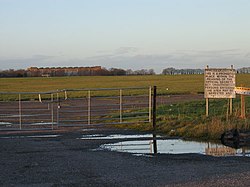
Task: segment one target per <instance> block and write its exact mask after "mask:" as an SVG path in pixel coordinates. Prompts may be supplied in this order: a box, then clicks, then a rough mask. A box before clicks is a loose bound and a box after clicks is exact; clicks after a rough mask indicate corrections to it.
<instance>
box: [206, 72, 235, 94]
mask: <svg viewBox="0 0 250 187" xmlns="http://www.w3.org/2000/svg"><path fill="white" fill-rule="evenodd" d="M204 87H205V93H204V97H205V98H235V90H234V88H235V70H234V69H212V68H211V69H205V84H204Z"/></svg>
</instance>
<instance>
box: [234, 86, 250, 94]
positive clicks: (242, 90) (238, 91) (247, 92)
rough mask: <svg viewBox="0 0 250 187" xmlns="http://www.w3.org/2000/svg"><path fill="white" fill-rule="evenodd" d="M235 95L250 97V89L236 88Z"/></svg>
mask: <svg viewBox="0 0 250 187" xmlns="http://www.w3.org/2000/svg"><path fill="white" fill-rule="evenodd" d="M235 93H236V94H240V95H250V88H245V87H235Z"/></svg>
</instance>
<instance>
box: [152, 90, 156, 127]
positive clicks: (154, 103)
mask: <svg viewBox="0 0 250 187" xmlns="http://www.w3.org/2000/svg"><path fill="white" fill-rule="evenodd" d="M156 97H157V87H156V86H154V94H153V129H154V131H155V130H156Z"/></svg>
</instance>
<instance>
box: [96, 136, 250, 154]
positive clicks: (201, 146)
mask: <svg viewBox="0 0 250 187" xmlns="http://www.w3.org/2000/svg"><path fill="white" fill-rule="evenodd" d="M151 137H152V135H151ZM156 147H157V153H160V154H188V153H196V154H203V155H212V156H250V150H249V149H248V150H247V149H245V148H241V149H234V148H231V147H227V146H224V145H222V144H213V143H200V142H195V141H184V140H180V139H166V140H157V141H156ZM100 149H105V150H110V151H118V152H128V153H132V154H134V155H136V156H141V155H146V154H152V153H154V152H155V150H154V143H153V141H152V140H138V141H123V142H119V143H113V144H104V145H101V146H100Z"/></svg>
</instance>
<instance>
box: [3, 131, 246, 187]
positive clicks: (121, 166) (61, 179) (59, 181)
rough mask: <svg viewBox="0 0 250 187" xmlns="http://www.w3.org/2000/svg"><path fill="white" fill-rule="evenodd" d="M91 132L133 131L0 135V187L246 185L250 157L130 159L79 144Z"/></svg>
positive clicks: (93, 144)
mask: <svg viewBox="0 0 250 187" xmlns="http://www.w3.org/2000/svg"><path fill="white" fill-rule="evenodd" d="M93 133H94V134H105V135H110V134H117V133H119V134H135V133H136V132H133V131H129V130H121V129H109V128H103V127H98V128H97V129H96V130H91V131H81V130H74V131H73V132H55V134H58V135H60V136H58V137H54V138H44V137H40V138H39V137H27V135H28V136H30V135H32V134H20V133H19V134H8V135H4V134H1V135H0V150H1V152H0V158H1V159H0V186H32V187H33V186H34V187H38V186H249V181H250V158H249V157H222V158H219V157H212V156H204V155H198V154H182V155H170V154H158V155H153V156H134V155H132V154H129V153H119V152H111V151H108V150H96V149H97V148H99V146H100V145H101V144H104V143H112V142H116V141H117V140H81V139H79V138H81V137H82V135H83V134H93ZM42 134H48V133H45V132H43V133H42ZM33 135H34V134H33ZM36 135H37V134H36Z"/></svg>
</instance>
